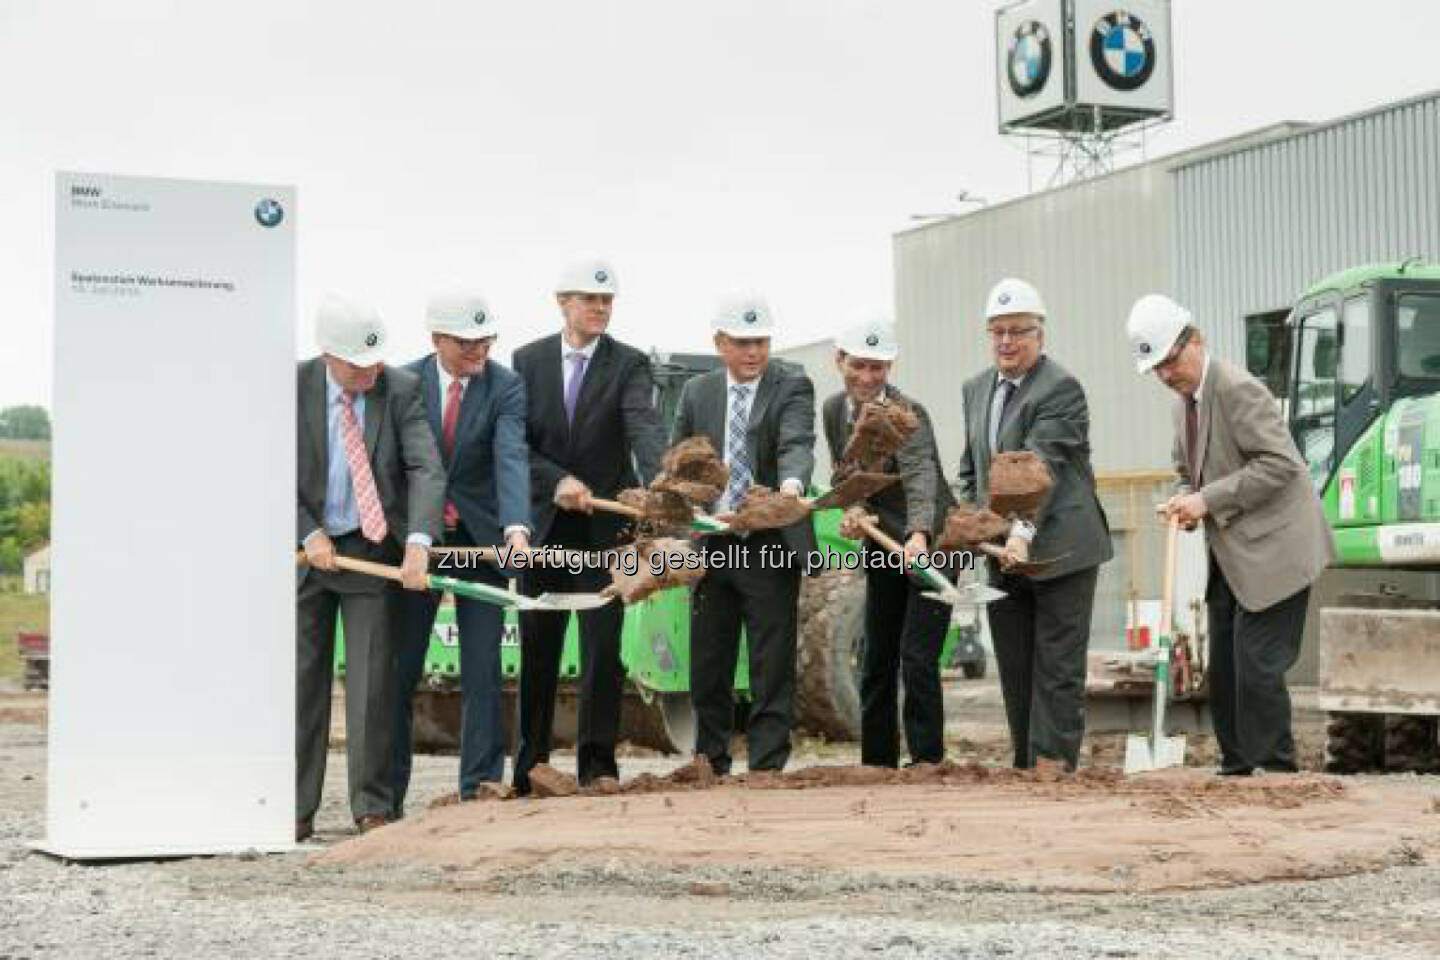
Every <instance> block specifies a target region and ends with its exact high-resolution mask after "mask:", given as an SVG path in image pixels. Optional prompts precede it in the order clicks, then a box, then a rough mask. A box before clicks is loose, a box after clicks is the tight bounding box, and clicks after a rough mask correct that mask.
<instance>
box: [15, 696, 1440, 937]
mask: <svg viewBox="0 0 1440 960" xmlns="http://www.w3.org/2000/svg"><path fill="white" fill-rule="evenodd" d="M44 757H45V743H44V732H43V730H41V729H40V728H38V727H36V726H33V725H9V726H0V904H3V908H0V960H7V958H21V957H25V958H29V957H92V956H94V957H100V956H104V957H111V958H120V960H130V958H142V957H170V956H184V957H187V958H189V957H232V956H241V955H258V956H273V957H292V956H294V957H302V956H303V957H306V958H315V957H324V956H331V955H360V956H367V957H370V956H374V957H401V956H424V957H428V958H436V960H443V958H448V957H456V958H459V957H474V956H493V957H620V956H654V957H669V956H687V957H725V958H730V957H734V958H737V960H738V958H742V957H743V958H750V957H756V956H766V957H806V958H810V957H816V956H823V957H826V958H827V960H828V958H842V957H869V956H874V955H876V954H880V953H886V954H894V955H896V956H901V957H911V956H913V957H978V958H983V957H1020V956H1044V957H1063V958H1069V957H1085V958H1091V957H1094V958H1103V957H1152V956H1153V957H1204V958H1221V960H1228V958H1240V957H1354V958H1390V957H1397V958H1398V957H1424V958H1433V957H1436V956H1440V866H1433V865H1429V864H1425V863H1417V864H1414V865H1408V866H1401V867H1395V868H1392V869H1389V870H1385V871H1383V872H1380V873H1374V874H1368V875H1360V876H1352V877H1347V878H1344V879H1338V880H1324V881H1311V882H1302V883H1283V884H1262V885H1254V886H1247V887H1234V888H1228V889H1220V890H1207V891H1198V892H1188V893H1175V894H1166V895H1151V896H1136V895H1075V894H1054V893H1050V894H1041V893H1037V892H1034V891H1031V890H1026V889H1024V888H1017V887H1010V886H1001V885H989V884H987V885H979V884H973V883H969V884H962V883H957V882H955V881H953V880H949V879H946V878H944V877H936V878H927V879H913V878H906V879H896V878H893V877H890V878H886V877H877V876H867V875H866V873H865V872H864V869H863V864H857V865H856V869H855V871H853V872H844V873H834V872H829V873H813V872H806V871H781V870H775V869H770V868H765V867H762V866H754V867H745V868H706V869H697V870H681V869H674V868H663V869H662V868H639V867H622V866H620V865H619V864H618V863H615V864H611V865H609V866H604V867H596V868H594V869H588V870H575V869H554V868H552V869H546V868H543V867H539V868H536V869H534V870H531V871H527V872H523V873H518V874H517V873H512V874H508V875H504V876H493V875H477V872H476V871H466V872H464V873H463V874H462V873H451V872H447V871H444V870H433V869H420V868H376V869H356V868H353V867H352V868H346V869H344V870H339V869H335V868H328V867H316V866H311V865H309V864H308V863H307V856H308V855H307V853H306V852H304V851H302V852H299V853H296V854H290V855H283V856H265V857H259V856H239V857H217V858H192V859H188V860H172V861H165V862H137V863H124V864H110V865H105V866H80V865H73V864H66V863H62V862H59V861H56V860H53V859H51V858H49V857H46V856H43V855H39V854H35V853H32V852H31V851H30V849H29V844H31V843H33V842H34V841H36V840H37V839H38V838H39V837H40V836H41V834H42V833H43V830H44V817H43V811H44V773H45V764H44ZM827 759H833V760H840V761H850V760H852V759H853V758H852V757H851V756H849V754H848V752H847V751H846V750H844V749H842V748H834V747H832V748H828V749H827V750H826V751H825V752H824V753H823V755H820V756H805V757H797V764H804V763H813V762H817V761H821V760H827ZM417 761H418V764H417V766H418V770H417V777H418V779H417V784H416V788H415V790H416V799H417V801H418V802H424V801H425V800H426V799H428V798H431V797H435V796H439V795H440V794H442V793H445V792H447V791H449V790H452V789H453V780H452V778H453V777H454V762H455V761H454V760H453V758H445V757H419V758H417ZM572 762H573V761H572ZM674 762H675V761H671V760H666V759H659V758H655V759H635V758H632V759H629V760H627V761H625V764H626V767H625V769H626V772H627V773H636V772H640V771H641V770H644V769H649V770H652V771H655V772H663V771H664V770H666V769H669V768H670V767H671V766H673V765H674ZM564 764H565V761H563V760H562V761H560V762H559V765H561V766H562V767H563V766H564ZM330 772H331V776H330V783H329V784H328V785H327V788H326V796H327V806H326V807H325V809H324V810H323V811H322V814H321V818H320V823H319V825H320V827H321V834H320V839H321V842H322V843H333V842H337V841H341V840H343V839H344V838H345V837H346V836H347V826H348V818H347V816H346V814H345V811H344V810H343V809H342V808H341V807H340V805H339V804H338V800H339V798H340V797H341V796H342V795H343V785H342V779H343V774H344V759H343V755H341V754H334V755H333V756H332V760H331V764H330ZM1430 779H1431V780H1432V781H1433V782H1434V785H1435V786H1436V787H1437V788H1440V779H1436V778H1430ZM1436 824H1437V826H1436V829H1437V830H1440V817H1437V818H1436ZM1175 829H1183V824H1177V825H1176V827H1175ZM315 849H318V847H315V846H311V847H310V848H309V850H310V852H313V851H314V850H315Z"/></svg>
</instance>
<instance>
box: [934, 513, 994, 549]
mask: <svg viewBox="0 0 1440 960" xmlns="http://www.w3.org/2000/svg"><path fill="white" fill-rule="evenodd" d="M1009 535H1010V521H1009V520H1006V519H1005V518H1004V517H1002V516H1000V515H999V514H998V513H995V512H994V511H993V510H987V509H977V508H976V507H975V506H974V505H972V504H969V503H957V504H956V505H955V506H953V507H951V508H950V510H949V511H948V512H947V513H946V514H945V527H944V529H943V530H941V532H940V536H939V538H938V539H937V540H936V541H935V549H936V550H940V551H947V550H970V549H973V548H974V547H975V546H976V545H977V544H981V543H986V542H988V541H991V540H1003V539H1004V538H1005V537H1007V536H1009Z"/></svg>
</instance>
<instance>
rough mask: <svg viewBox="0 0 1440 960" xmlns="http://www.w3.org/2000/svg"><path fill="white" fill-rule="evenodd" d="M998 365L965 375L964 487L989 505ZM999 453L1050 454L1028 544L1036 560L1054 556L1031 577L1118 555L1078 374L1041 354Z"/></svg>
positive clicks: (1013, 407)
mask: <svg viewBox="0 0 1440 960" xmlns="http://www.w3.org/2000/svg"><path fill="white" fill-rule="evenodd" d="M998 376H999V373H998V371H997V370H996V369H995V368H994V367H990V368H989V369H987V370H986V371H985V372H984V373H981V374H979V375H978V376H976V377H973V378H971V379H970V380H969V381H967V382H966V384H965V387H964V390H963V394H964V398H965V440H966V443H965V453H964V455H963V456H962V457H961V458H960V475H959V493H960V496H961V497H962V498H963V499H966V500H970V501H972V502H974V503H977V504H980V505H982V506H983V505H986V504H987V503H988V502H989V499H990V459H991V458H990V404H991V400H993V399H994V396H995V386H996V379H997V377H998ZM995 447H996V450H997V451H998V452H1000V453H1008V452H1011V451H1019V450H1029V451H1032V452H1033V453H1035V454H1036V455H1038V456H1039V457H1040V459H1042V460H1044V461H1045V464H1046V465H1047V466H1048V467H1049V468H1050V475H1051V476H1052V477H1053V478H1054V482H1055V485H1054V487H1053V488H1052V489H1051V491H1050V496H1049V498H1048V499H1047V500H1046V502H1045V504H1044V505H1043V506H1042V507H1041V508H1040V515H1039V516H1038V517H1037V518H1036V521H1035V526H1036V527H1037V528H1038V529H1037V531H1036V534H1035V540H1034V542H1033V543H1032V544H1031V546H1030V555H1031V556H1032V557H1035V558H1037V559H1044V558H1049V557H1054V558H1056V560H1055V562H1054V563H1053V564H1051V565H1050V566H1049V567H1047V568H1046V569H1045V571H1044V572H1043V573H1039V574H1036V575H1035V576H1034V578H1033V579H1036V580H1051V579H1054V578H1056V577H1063V576H1066V575H1068V574H1071V573H1076V572H1078V571H1080V570H1088V569H1089V568H1091V567H1094V566H1098V565H1100V564H1102V563H1104V562H1105V561H1106V560H1109V559H1110V558H1111V556H1113V555H1114V549H1113V548H1112V546H1111V544H1110V524H1109V521H1107V520H1106V518H1105V510H1104V508H1103V507H1101V506H1100V499H1099V497H1097V496H1096V494H1095V472H1094V470H1093V469H1092V468H1091V465H1090V410H1089V407H1088V406H1087V404H1086V402H1085V390H1084V388H1083V387H1081V386H1080V381H1078V380H1076V379H1075V378H1074V377H1073V376H1071V375H1070V373H1069V371H1067V370H1066V369H1065V368H1064V367H1062V366H1060V364H1058V363H1056V362H1055V361H1054V360H1052V359H1051V358H1050V357H1048V356H1046V355H1044V354H1041V355H1040V360H1039V362H1037V363H1036V364H1035V366H1034V367H1033V368H1031V370H1030V373H1029V374H1028V375H1027V376H1026V377H1025V381H1024V382H1023V383H1022V384H1021V385H1020V387H1019V389H1017V390H1016V391H1015V395H1014V396H1013V397H1012V398H1011V399H1010V406H1009V408H1008V409H1007V410H1006V411H1005V419H1004V420H1002V421H1001V423H1000V431H999V433H998V435H997V436H996V444H995Z"/></svg>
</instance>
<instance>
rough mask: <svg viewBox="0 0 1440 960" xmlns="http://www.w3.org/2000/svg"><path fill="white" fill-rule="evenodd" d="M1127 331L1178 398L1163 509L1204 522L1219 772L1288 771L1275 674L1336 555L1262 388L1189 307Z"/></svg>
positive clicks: (1141, 314)
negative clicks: (1174, 480)
mask: <svg viewBox="0 0 1440 960" xmlns="http://www.w3.org/2000/svg"><path fill="white" fill-rule="evenodd" d="M1129 333H1130V346H1131V349H1132V351H1133V352H1134V355H1135V365H1136V369H1138V370H1139V371H1140V372H1141V373H1145V372H1146V371H1150V370H1153V371H1154V372H1155V375H1156V377H1158V378H1159V379H1160V381H1161V382H1162V383H1164V384H1165V385H1166V386H1167V387H1169V388H1170V389H1171V390H1174V391H1175V392H1176V393H1177V394H1179V401H1178V403H1177V404H1176V406H1175V444H1174V448H1173V455H1174V460H1175V470H1176V472H1177V473H1178V474H1179V477H1180V480H1179V492H1177V493H1176V494H1175V496H1173V497H1171V498H1170V500H1169V501H1167V502H1166V503H1165V505H1164V508H1163V509H1164V512H1165V515H1166V517H1167V518H1173V519H1178V520H1179V521H1180V523H1181V524H1182V525H1183V526H1184V527H1185V528H1186V529H1194V528H1195V526H1196V525H1197V524H1199V523H1202V522H1203V523H1204V524H1205V534H1206V540H1207V542H1208V543H1209V548H1210V550H1209V552H1210V578H1209V585H1208V586H1207V588H1206V591H1205V604H1206V607H1207V608H1208V611H1209V622H1210V698H1211V701H1210V702H1211V707H1212V709H1213V712H1214V717H1215V738H1216V739H1217V740H1218V741H1219V743H1220V772H1221V773H1222V774H1236V775H1247V774H1250V773H1252V772H1254V771H1255V770H1275V771H1291V770H1294V769H1296V767H1295V741H1294V739H1293V737H1292V736H1291V733H1290V694H1289V691H1287V690H1286V688H1285V673H1286V671H1287V670H1289V669H1290V667H1291V666H1293V665H1294V663H1295V659H1296V657H1298V656H1299V654H1300V636H1301V634H1302V633H1303V632H1304V629H1305V605H1306V602H1307V600H1308V599H1309V596H1310V584H1311V583H1313V582H1314V580H1315V578H1316V577H1318V576H1319V575H1320V571H1321V570H1323V569H1324V568H1325V566H1326V564H1328V563H1329V562H1330V561H1331V560H1333V559H1334V557H1335V550H1334V544H1333V542H1332V540H1331V536H1330V530H1329V527H1328V526H1327V525H1326V523H1325V516H1324V514H1323V512H1322V511H1321V507H1320V500H1319V498H1318V497H1316V495H1315V491H1314V490H1313V489H1312V488H1311V485H1310V473H1309V471H1308V470H1307V469H1306V467H1305V461H1304V460H1302V459H1301V457H1300V454H1299V452H1298V451H1297V450H1296V448H1295V442H1294V441H1293V440H1292V439H1291V438H1290V434H1289V433H1288V432H1287V431H1286V429H1285V422H1284V420H1283V419H1282V417H1281V415H1280V406H1279V404H1278V403H1277V402H1276V400H1275V398H1274V396H1273V395H1272V394H1271V393H1270V391H1269V389H1267V388H1266V387H1265V385H1264V384H1262V383H1261V382H1260V381H1259V380H1257V379H1255V378H1254V377H1252V376H1251V375H1250V374H1248V373H1246V372H1245V371H1244V370H1241V369H1239V368H1238V367H1236V366H1234V365H1232V364H1229V363H1226V362H1225V361H1223V360H1219V359H1217V358H1215V357H1212V356H1210V354H1209V353H1208V352H1207V351H1206V349H1205V340H1204V337H1203V336H1201V334H1200V331H1199V330H1197V329H1195V327H1194V326H1193V325H1192V323H1191V319H1190V312H1189V311H1188V310H1185V309H1184V308H1183V307H1181V306H1180V305H1179V304H1177V303H1175V302H1174V301H1172V300H1170V299H1169V298H1168V297H1164V296H1161V295H1159V294H1149V295H1147V296H1144V297H1141V298H1140V299H1139V300H1138V301H1136V303H1135V306H1134V308H1133V309H1132V310H1131V311H1130V321H1129Z"/></svg>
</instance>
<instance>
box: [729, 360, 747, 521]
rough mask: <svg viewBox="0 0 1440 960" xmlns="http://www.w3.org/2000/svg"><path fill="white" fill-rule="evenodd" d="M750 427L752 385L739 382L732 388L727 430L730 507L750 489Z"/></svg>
mask: <svg viewBox="0 0 1440 960" xmlns="http://www.w3.org/2000/svg"><path fill="white" fill-rule="evenodd" d="M749 427H750V387H749V385H748V384H743V383H737V384H735V385H734V386H732V387H731V388H730V425H729V428H728V429H727V431H726V439H725V449H726V451H727V452H728V453H729V454H730V486H729V487H728V488H727V489H726V491H725V498H726V499H727V500H728V501H729V503H730V509H732V510H734V509H735V508H736V507H738V506H740V503H741V501H743V500H744V499H745V493H746V491H748V490H749V489H750V480H751V476H752V474H751V470H750V451H749V449H748V448H747V446H746V439H745V438H746V434H747V433H748V432H749Z"/></svg>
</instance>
